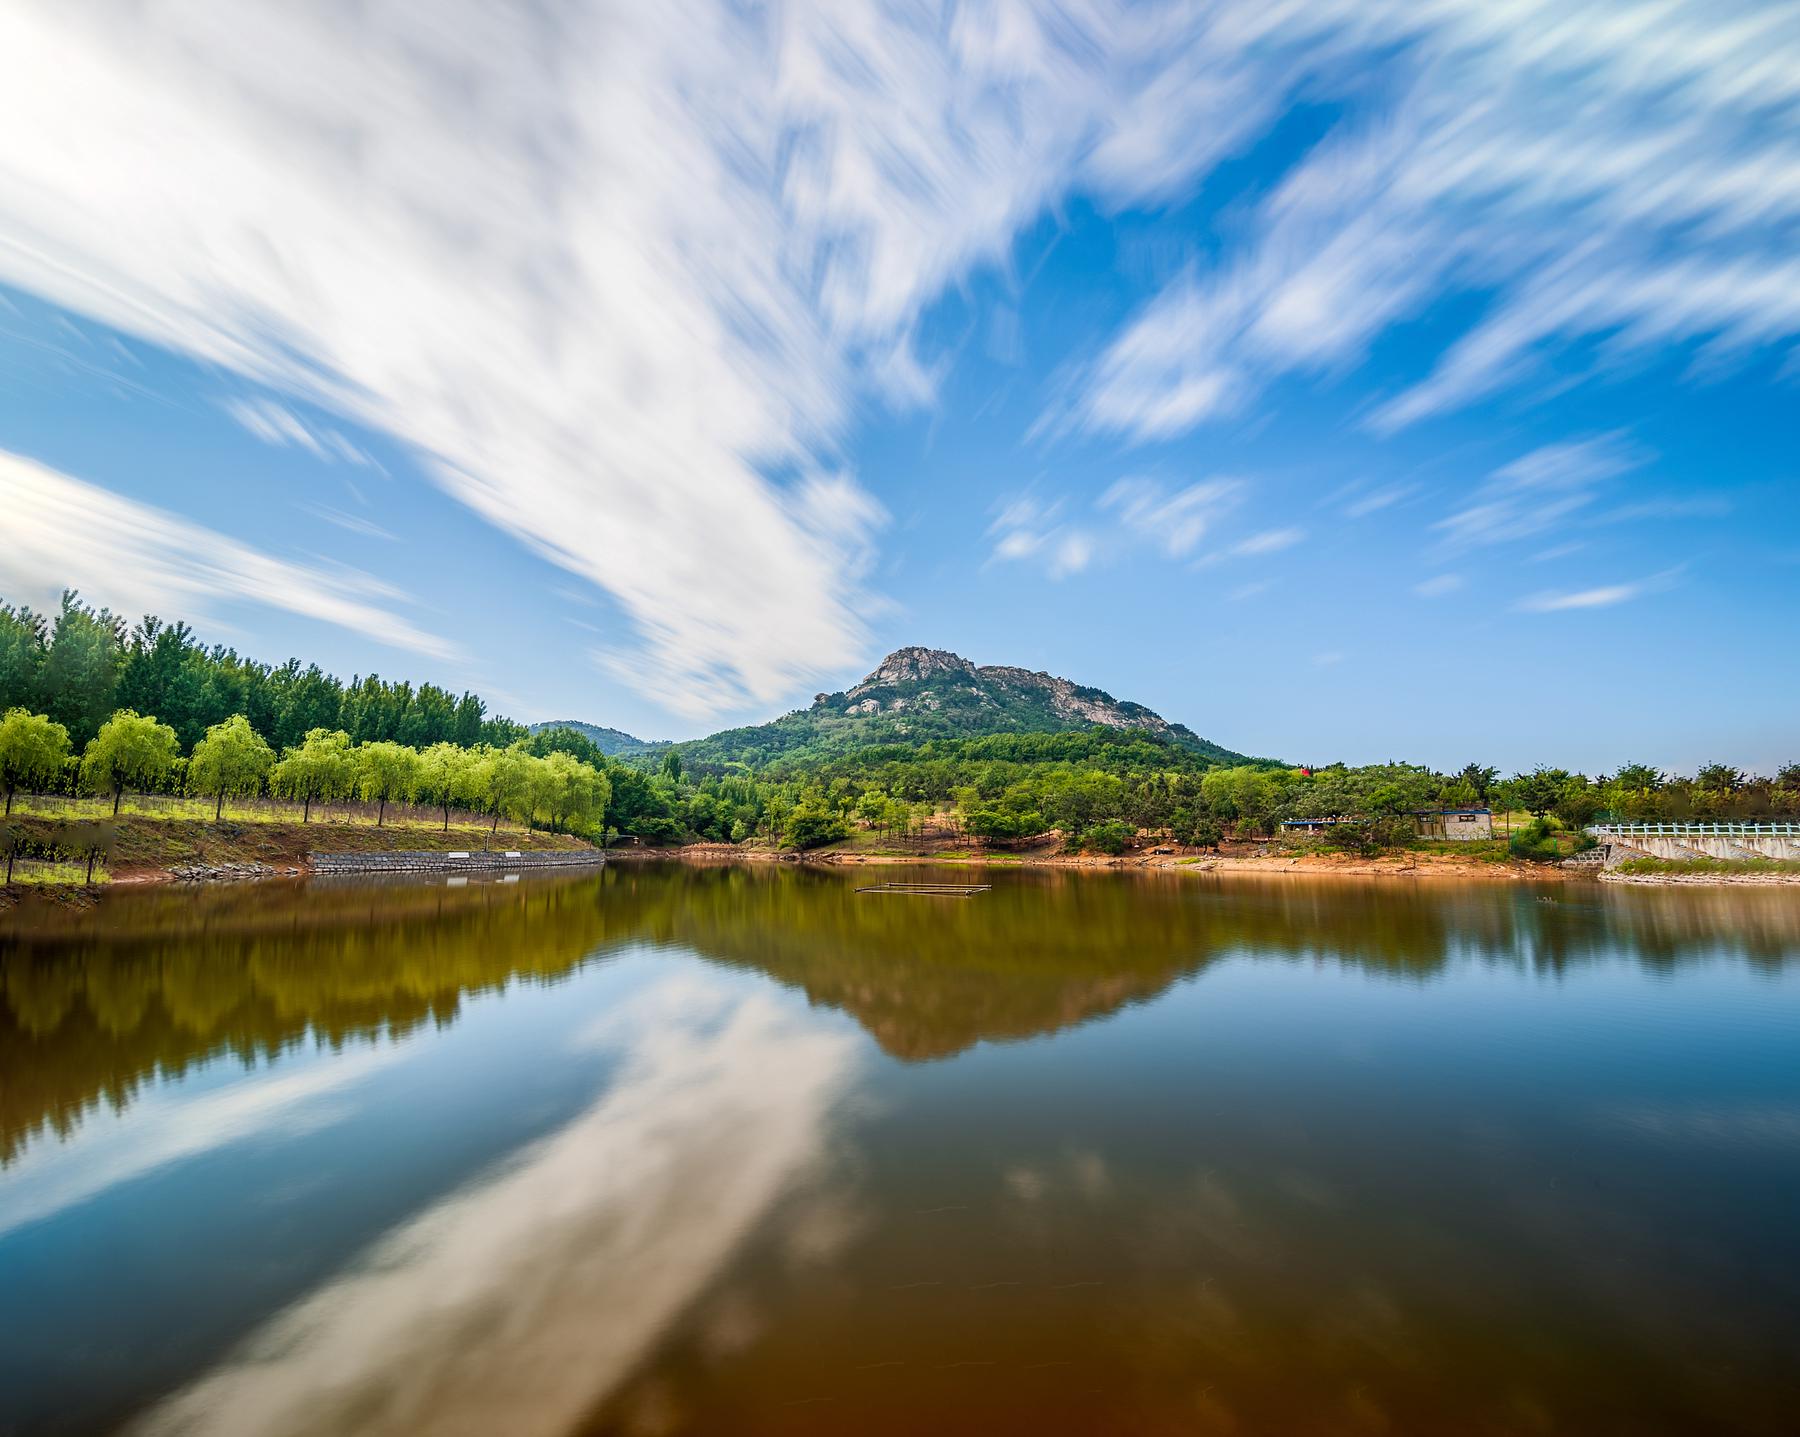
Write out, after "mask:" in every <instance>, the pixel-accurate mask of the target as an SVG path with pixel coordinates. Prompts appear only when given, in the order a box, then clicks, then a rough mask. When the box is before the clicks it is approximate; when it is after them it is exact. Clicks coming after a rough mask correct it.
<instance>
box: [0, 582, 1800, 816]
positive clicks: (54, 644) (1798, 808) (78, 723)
mask: <svg viewBox="0 0 1800 1437" xmlns="http://www.w3.org/2000/svg"><path fill="white" fill-rule="evenodd" d="M12 709H17V710H19V711H20V712H21V714H22V717H21V718H19V719H18V721H17V722H18V723H19V724H22V725H27V727H29V732H27V729H26V728H17V729H15V728H13V727H11V726H12V725H14V723H15V720H14V715H13V713H11V712H6V720H5V724H4V725H0V734H3V735H8V737H6V738H5V739H4V740H3V741H0V750H5V751H6V752H10V753H12V754H13V755H14V756H13V757H11V758H7V759H4V760H3V761H4V762H5V763H7V764H9V765H11V767H9V768H8V769H7V773H8V774H12V773H15V772H16V773H20V774H24V773H31V774H35V775H40V777H34V778H32V779H30V780H26V779H20V780H18V781H17V782H18V784H20V785H22V786H25V787H30V786H32V784H34V783H35V784H39V785H40V786H44V787H49V788H53V789H55V790H56V791H59V792H75V791H81V790H84V789H85V790H86V791H93V792H106V793H110V794H112V795H114V797H115V798H116V797H117V796H118V795H120V794H122V793H123V792H125V791H126V789H128V788H134V789H135V788H142V789H144V790H145V791H159V792H181V793H193V794H205V795H207V796H210V797H213V798H214V799H215V810H217V808H218V806H220V805H222V804H223V802H224V800H225V799H226V798H234V797H239V796H248V795H249V794H251V793H260V792H266V793H268V794H270V795H271V796H275V797H285V798H291V799H293V800H295V801H297V802H299V803H301V805H302V809H303V816H305V817H310V814H311V809H312V807H313V805H315V804H317V803H320V802H334V801H342V800H344V799H346V798H363V799H364V800H366V801H368V802H371V803H374V804H375V805H376V809H377V818H378V821H380V820H382V819H384V818H385V812H386V806H387V805H388V804H389V803H391V802H395V801H410V802H420V803H427V804H431V805H434V806H437V807H440V808H443V809H445V817H446V821H447V819H448V809H449V807H451V806H458V807H464V808H468V809H471V810H474V811H479V812H483V813H487V814H490V815H493V816H494V817H495V818H496V820H497V819H498V817H500V816H502V815H506V816H514V815H529V818H528V819H527V820H526V821H532V822H542V823H546V824H550V825H552V826H563V827H571V826H573V827H575V829H576V831H586V829H596V830H597V829H598V826H599V825H600V824H601V823H602V822H603V823H604V825H605V827H606V828H609V829H616V830H617V831H618V832H619V833H621V834H627V835H631V836H634V837H636V838H638V839H640V840H642V841H643V842H645V843H652V844H662V843H679V842H686V841H691V840H695V839H703V840H711V841H716V842H725V843H741V842H745V841H747V840H750V839H761V840H763V841H766V842H772V843H779V844H783V845H786V846H790V847H802V848H804V847H811V846H815V845H818V844H822V843H829V842H834V841H837V840H840V839H842V838H845V837H847V836H848V835H849V834H850V833H851V832H852V831H853V830H855V829H858V828H861V829H867V830H874V831H876V832H877V833H879V834H880V835H882V836H884V837H893V838H897V839H907V838H917V837H918V836H920V835H921V834H922V833H923V832H924V831H925V830H926V829H927V828H930V829H932V830H934V831H936V832H939V833H942V831H943V830H944V829H945V828H946V827H947V828H948V829H949V830H950V832H951V833H952V834H953V835H956V836H964V837H968V838H973V839H978V840H981V841H984V842H989V843H1000V844H1005V843H1010V842H1018V841H1022V840H1024V839H1028V838H1033V837H1037V836H1040V835H1042V834H1046V833H1049V832H1051V831H1053V830H1055V831H1060V832H1061V833H1062V834H1063V835H1064V836H1065V837H1066V838H1067V839H1068V840H1069V841H1070V842H1072V843H1073V844H1075V845H1077V846H1082V847H1089V848H1099V849H1106V848H1117V847H1119V846H1122V845H1123V843H1125V842H1126V841H1128V840H1129V838H1130V837H1131V836H1132V835H1133V834H1136V833H1139V832H1154V833H1166V834H1168V835H1169V836H1170V837H1172V838H1174V839H1176V840H1177V841H1179V842H1182V843H1197V844H1200V845H1202V846H1206V845H1210V844H1213V843H1216V842H1218V841H1219V839H1220V838H1222V837H1223V836H1224V835H1226V834H1237V835H1240V836H1248V835H1267V834H1271V833H1274V832H1277V831H1278V830H1279V827H1280V824H1281V822H1282V820H1284V819H1297V818H1330V817H1354V818H1357V819H1359V820H1363V821H1366V822H1367V823H1368V824H1369V825H1370V832H1371V833H1372V834H1376V835H1377V836H1379V835H1380V834H1381V833H1384V832H1391V833H1392V834H1394V835H1398V834H1399V832H1400V831H1401V829H1402V828H1405V827H1406V826H1407V822H1406V819H1405V815H1406V814H1407V813H1408V812H1409V811H1410V810H1413V809H1424V808H1458V807H1471V806H1478V805H1480V806H1492V807H1494V808H1496V809H1503V810H1507V811H1514V810H1517V811H1523V812H1528V813H1531V814H1533V815H1536V816H1539V817H1546V816H1547V817H1553V818H1554V819H1556V820H1557V821H1559V822H1561V823H1563V824H1564V825H1565V826H1568V827H1571V828H1579V827H1581V826H1583V825H1585V824H1586V823H1589V822H1591V821H1592V820H1593V819H1594V818H1596V817H1598V816H1601V815H1611V816H1615V817H1619V818H1623V819H1629V820H1656V819H1664V820H1681V819H1701V820H1712V819H1747V818H1765V817H1794V816H1800V764H1789V765H1787V766H1786V767H1784V768H1782V769H1780V770H1779V771H1778V772H1777V773H1776V774H1775V775H1774V776H1773V777H1762V776H1758V775H1755V774H1747V773H1744V772H1741V771H1740V770H1737V769H1735V768H1732V767H1730V766H1728V765H1724V764H1710V765H1707V766H1705V767H1702V768H1701V769H1699V770H1698V771H1697V772H1695V773H1694V774H1692V775H1681V774H1669V773H1663V772H1660V771H1658V770H1657V769H1655V768H1653V767H1651V766H1649V765H1644V764H1627V765H1625V766H1623V767H1622V768H1620V769H1619V770H1617V772H1615V773H1612V774H1600V775H1596V776H1592V777H1590V776H1587V775H1584V774H1580V773H1572V772H1569V771H1566V770H1563V769H1559V768H1538V769H1534V770H1532V771H1530V772H1525V773H1517V774H1514V775H1512V776H1511V777H1509V778H1502V777H1501V775H1500V772H1499V770H1498V769H1496V768H1494V767H1491V766H1487V765H1482V764H1476V763H1471V764H1467V765H1465V766H1464V767H1462V768H1461V769H1459V770H1456V771H1455V772H1438V771H1435V770H1433V769H1430V768H1428V767H1425V766H1423V765H1418V764H1406V763H1386V764H1366V765H1357V766H1352V765H1346V764H1328V765H1322V766H1288V765H1283V764H1279V763H1274V762H1265V761H1256V762H1239V761H1235V760H1234V759H1232V760H1221V759H1220V758H1219V756H1218V754H1219V753H1222V752H1223V751H1222V750H1220V751H1217V752H1211V751H1207V750H1205V749H1202V748H1196V747H1195V746H1194V745H1192V744H1185V743H1178V742H1172V741H1171V740H1169V739H1168V738H1166V737H1164V736H1161V735H1158V734H1155V733H1150V732H1147V731H1144V730H1139V729H1110V728H1101V727H1096V728H1092V729H1082V730H1073V731H1062V732H1023V733H988V734H982V735H979V736H975V737H967V736H964V737H956V736H951V735H943V734H939V735H936V736H929V735H925V736H922V735H920V734H916V733H915V734H909V735H907V736H905V738H904V739H900V738H898V737H897V736H896V738H895V741H888V742H863V743H860V744H858V743H856V742H854V739H853V730H852V729H851V727H850V726H848V725H847V724H844V725H840V727H839V728H834V729H832V730H831V732H830V734H829V736H828V737H829V742H820V743H817V744H813V745H810V746H796V747H793V748H790V749H787V750H785V751H783V752H780V753H769V754H766V755H765V754H758V755H757V756H756V761H754V762H749V761H745V760H743V759H739V758H732V757H726V756H724V755H726V754H727V753H729V752H732V750H731V749H730V747H729V745H725V746H721V745H720V744H719V743H717V742H715V741H714V740H701V741H698V742H696V743H691V744H682V745H676V746H674V747H672V748H666V749H659V750H655V751H648V752H645V753H642V754H633V755H627V756H624V757H622V758H619V759H612V758H609V757H608V756H607V755H605V754H603V753H602V752H601V751H600V750H599V748H598V747H597V746H596V745H595V744H594V743H593V742H592V741H591V740H590V739H588V738H587V737H586V736H585V735H583V734H581V733H580V732H578V731H576V730H573V729H550V730H546V731H544V732H541V733H538V734H535V735H532V734H529V733H528V732H527V730H525V729H524V728H523V727H521V726H520V725H518V724H515V723H512V722H511V721H509V720H507V719H504V718H494V717H489V716H488V715H487V712H486V707H485V705H484V704H483V703H482V701H481V700H480V699H479V698H477V697H476V696H475V695H473V694H468V693H465V694H463V695H461V696H460V697H455V696H452V695H451V694H450V693H449V692H448V691H446V690H442V689H438V688H435V687H433V686H432V685H430V684H422V685H420V686H419V687H418V688H417V689H414V688H413V687H412V686H411V685H410V684H407V683H386V682H384V681H382V680H381V679H379V678H377V677H374V676H370V677H368V678H357V679H354V680H352V681H351V682H350V683H348V684H344V683H342V682H340V681H339V680H337V679H335V678H333V677H331V676H330V675H327V674H325V673H323V672H322V671H321V670H320V669H319V668H318V666H317V665H309V666H307V667H305V668H302V667H301V665H300V662H299V660H297V659H292V660H289V661H288V662H287V663H286V664H285V665H282V666H281V667H279V668H271V667H269V666H267V665H262V664H257V663H255V662H253V661H250V660H245V659H242V658H240V657H239V656H238V655H237V654H236V653H235V651H233V650H230V649H225V648H220V647H213V648H206V647H203V646H202V645H201V644H200V643H199V642H198V641H197V640H195V639H194V637H193V635H192V633H191V631H190V630H189V629H188V628H187V626H186V625H185V624H175V625H166V624H163V623H161V622H160V621H159V620H157V619H155V618H146V619H144V620H143V621H142V622H140V623H139V624H138V625H136V626H135V627H134V628H128V627H127V626H126V625H125V623H124V622H123V621H122V620H120V619H118V618H116V617H115V616H113V615H112V614H110V613H109V612H107V611H106V610H103V609H102V610H98V611H96V610H94V609H92V608H91V607H89V606H87V605H85V604H83V603H81V602H80V599H79V598H78V596H77V595H75V594H74V593H72V592H71V593H68V594H65V595H64V597H63V601H62V605H61V608H60V610H59V612H58V614H57V615H56V616H55V617H54V619H51V618H47V617H45V616H40V615H35V614H33V613H31V611H29V610H27V609H17V608H12V607H9V606H6V605H3V604H0V711H8V710H12ZM146 715H155V716H156V717H155V718H146V717H144V716H146ZM793 717H794V725H795V727H796V732H798V730H799V729H800V728H802V727H804V725H803V724H801V723H800V718H801V716H798V715H796V716H793ZM36 720H42V721H43V723H44V724H48V725H51V726H53V729H54V728H55V727H60V730H61V731H62V733H63V735H64V739H65V741H66V748H64V749H62V750H60V751H58V752H60V756H59V757H56V758H55V759H54V761H53V762H51V761H50V760H46V759H44V758H43V757H42V754H43V752H44V751H45V750H44V745H46V744H48V745H49V751H57V750H56V742H55V740H54V738H53V737H46V734H48V733H51V732H52V730H46V729H44V728H43V727H42V726H38V727H30V725H31V724H32V723H34V722H35V721H36ZM109 726H110V727H109ZM103 730H106V731H107V739H106V741H105V742H104V743H101V744H100V746H99V747H98V748H97V749H93V758H92V762H91V763H90V761H89V751H90V749H91V748H92V746H93V745H94V744H95V743H96V742H97V741H98V740H99V739H100V737H101V734H102V731H103ZM860 732H862V733H864V734H865V735H866V734H867V733H868V730H866V729H865V730H861V731H860ZM720 737H721V736H718V735H715V736H714V739H718V738H720ZM33 754H37V755H38V757H37V758H33V757H32V755H33ZM183 755H186V756H185V757H183ZM559 755H560V758H559V757H558V756H559ZM526 760H536V761H538V763H539V764H548V765H550V767H548V768H545V767H538V768H533V767H531V766H530V765H529V764H528V763H527V762H526ZM34 763H35V764H38V767H37V768H33V767H31V765H32V764H34ZM46 763H48V764H49V767H48V768H45V767H44V766H43V765H44V764H46ZM571 764H572V765H575V766H577V767H575V768H571V767H570V765H571ZM582 768H585V770H586V771H587V772H588V773H591V774H592V778H591V779H590V778H588V777H587V776H586V775H585V774H582V773H580V771H579V770H580V769H582ZM51 770H54V772H53V773H51V776H50V778H48V779H45V778H42V777H41V775H42V774H44V773H50V771H51ZM552 772H554V773H555V774H556V775H557V777H556V778H555V779H554V781H553V780H552V778H551V777H549V775H550V774H552ZM6 782H7V786H8V800H9V802H10V795H11V791H12V788H13V787H14V786H15V780H14V779H13V778H11V777H8V778H7V780H6ZM534 784H535V785H536V787H535V788H534V787H533V785H534ZM534 794H535V797H534V796H533V795H534ZM593 794H598V800H597V802H596V801H595V800H594V799H593V798H592V797H591V795H593ZM583 795H590V796H583ZM596 811H597V812H598V814H599V815H601V816H596Z"/></svg>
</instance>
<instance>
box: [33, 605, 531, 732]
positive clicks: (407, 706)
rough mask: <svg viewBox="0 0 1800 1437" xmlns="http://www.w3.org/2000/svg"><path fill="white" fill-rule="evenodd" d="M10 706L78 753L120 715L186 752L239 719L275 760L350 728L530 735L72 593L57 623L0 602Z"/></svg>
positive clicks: (423, 696)
mask: <svg viewBox="0 0 1800 1437" xmlns="http://www.w3.org/2000/svg"><path fill="white" fill-rule="evenodd" d="M14 707H18V708H26V709H30V710H32V711H33V712H37V713H43V714H47V715H48V716H49V717H51V718H53V719H55V720H56V721H57V722H58V723H60V724H61V725H62V726H63V727H64V728H66V729H67V730H68V731H69V735H70V738H71V739H72V741H73V742H74V743H75V744H76V745H77V746H78V747H85V746H86V744H87V743H88V741H89V740H90V739H92V738H93V737H94V736H95V735H96V734H97V733H99V731H100V725H101V724H103V723H105V722H106V720H107V719H108V717H110V716H111V715H112V714H113V713H115V712H117V711H118V710H119V709H132V710H135V711H136V712H138V713H153V714H156V715H157V716H158V717H160V718H161V719H162V720H163V722H164V723H166V724H168V725H169V726H170V727H171V728H173V729H174V730H175V737H176V741H177V742H178V743H179V744H180V745H181V747H182V748H183V749H184V750H186V749H191V748H192V747H193V746H194V745H195V744H197V743H198V742H199V741H200V739H201V737H202V736H203V735H204V734H205V733H206V731H207V730H208V729H210V728H211V727H213V726H214V725H215V724H218V723H221V722H223V721H224V720H225V719H227V718H230V717H231V716H232V715H233V714H242V715H243V716H244V718H245V719H246V721H247V722H248V723H249V725H250V727H251V728H252V729H254V730H255V731H256V732H257V733H258V734H260V735H261V736H262V738H263V739H264V740H265V741H266V742H267V743H268V744H270V745H271V746H272V747H274V748H276V749H284V748H287V747H290V746H291V745H293V744H297V743H299V742H300V740H301V739H302V738H304V737H305V736H306V735H307V734H308V733H310V732H311V731H312V730H313V729H315V728H323V729H342V730H343V731H344V732H345V733H347V734H349V736H350V739H351V741H352V742H353V743H373V742H377V741H383V740H385V741H388V742H393V743H403V744H406V745H408V746H410V747H414V748H427V747H429V746H430V745H432V744H434V743H454V744H457V745H458V746H460V747H463V748H473V747H474V746H475V745H477V744H482V743H485V744H488V745H490V746H493V747H498V748H504V747H506V746H507V745H509V744H511V743H514V742H516V741H517V740H519V739H522V738H524V737H526V730H525V728H524V727H523V726H522V725H520V724H516V723H514V722H512V721H511V720H510V719H504V718H497V717H489V716H488V713H487V706H486V704H484V703H483V702H482V700H481V699H480V698H478V697H477V696H476V695H475V694H472V693H463V694H461V695H457V694H453V693H451V692H449V691H448V690H446V689H441V688H438V687H436V686H435V685H432V684H420V685H419V686H418V687H417V688H416V689H415V688H414V687H413V686H412V685H411V684H410V683H387V682H384V681H383V680H382V679H381V678H379V677H378V676H376V675H374V674H370V675H369V676H367V677H360V676H359V677H357V678H353V679H351V681H350V682H349V683H344V682H343V681H342V680H341V679H337V678H334V677H333V676H332V675H330V674H328V673H325V672H324V671H323V670H322V669H320V668H319V666H318V665H317V664H309V665H306V666H304V667H302V665H301V663H300V661H299V660H298V659H289V660H288V661H287V662H286V663H285V664H282V665H280V666H279V667H275V666H272V665H269V664H264V663H258V662H257V661H255V660H253V659H247V658H244V657H242V656H240V655H239V654H238V652H237V651H236V650H235V649H229V648H225V647H224V646H222V645H214V646H212V647H210V648H208V647H206V646H205V645H202V644H201V643H200V642H199V641H198V640H197V639H196V638H195V637H194V634H193V631H192V630H191V629H190V628H189V627H188V626H187V625H186V624H184V623H177V624H165V623H163V622H162V621H161V620H160V619H156V618H153V617H146V618H144V619H143V620H142V621H141V622H139V623H138V624H136V625H135V626H132V625H129V624H128V623H127V621H126V620H125V619H123V618H121V617H120V616H118V615H116V614H114V613H112V612H111V611H110V610H107V609H98V610H97V609H94V608H92V607H90V606H89V605H87V604H84V603H82V602H81V600H80V597H79V596H78V595H77V594H75V593H74V592H73V591H70V592H68V593H65V594H64V595H63V597H62V605H61V608H60V609H59V610H58V612H57V613H55V614H54V615H45V614H39V613H34V612H33V611H32V610H31V609H29V608H25V607H17V608H15V607H13V606H12V605H9V604H3V603H0V712H3V711H5V710H6V709H9V708H14Z"/></svg>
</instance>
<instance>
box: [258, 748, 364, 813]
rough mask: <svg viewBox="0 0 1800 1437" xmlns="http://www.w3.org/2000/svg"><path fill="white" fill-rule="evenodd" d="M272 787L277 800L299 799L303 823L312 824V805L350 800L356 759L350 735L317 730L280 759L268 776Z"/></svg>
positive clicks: (354, 786) (354, 788) (353, 785)
mask: <svg viewBox="0 0 1800 1437" xmlns="http://www.w3.org/2000/svg"><path fill="white" fill-rule="evenodd" d="M269 788H270V790H271V791H272V792H274V793H275V794H276V795H277V796H278V797H281V798H286V799H298V800H299V801H300V803H301V805H302V807H301V810H300V821H301V822H302V823H311V822H312V806H313V805H314V804H315V803H330V802H332V801H333V800H334V799H344V798H348V797H349V796H350V795H351V794H352V793H354V792H355V791H356V759H355V757H354V756H353V754H352V751H351V748H350V735H349V734H347V733H345V732H344V731H343V730H342V729H324V728H315V729H312V730H310V731H309V732H308V733H307V735H306V737H305V739H304V740H302V742H301V743H300V744H299V745H297V746H296V747H294V748H290V749H289V750H288V751H287V752H286V753H284V754H283V755H282V756H281V761H280V762H279V763H277V764H276V765H275V766H274V768H273V769H271V770H270V773H269Z"/></svg>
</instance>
